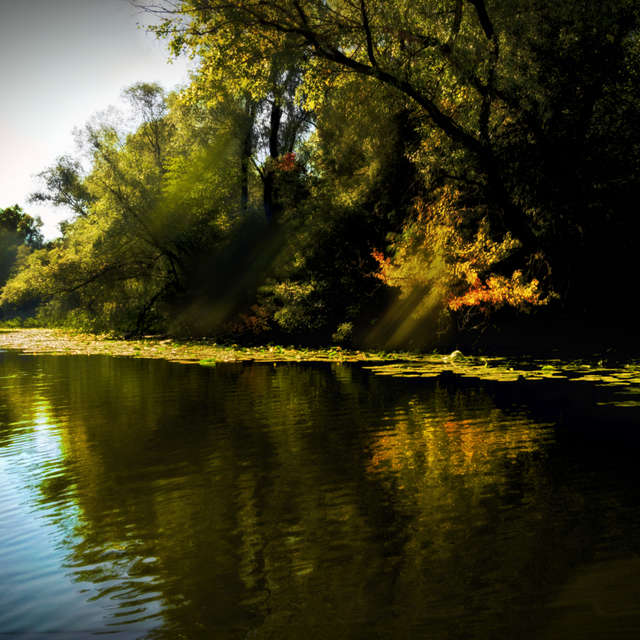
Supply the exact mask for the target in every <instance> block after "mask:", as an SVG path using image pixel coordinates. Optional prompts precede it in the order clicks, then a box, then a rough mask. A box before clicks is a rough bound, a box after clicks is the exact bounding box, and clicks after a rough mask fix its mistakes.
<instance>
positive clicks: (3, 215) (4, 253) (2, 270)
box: [0, 204, 43, 287]
mask: <svg viewBox="0 0 640 640" xmlns="http://www.w3.org/2000/svg"><path fill="white" fill-rule="evenodd" d="M41 227H42V220H40V218H38V217H36V218H32V217H31V216H30V215H29V214H27V213H25V212H24V211H23V210H22V209H21V208H20V207H19V206H18V205H17V204H16V205H13V206H12V207H7V208H6V209H0V287H2V286H4V284H5V283H6V281H7V279H8V278H9V276H10V274H11V271H12V269H13V268H14V265H15V263H16V259H17V258H18V256H19V255H20V254H21V253H25V252H28V251H30V250H33V249H38V248H39V247H41V246H42V242H43V237H42V233H41V232H40V229H41Z"/></svg>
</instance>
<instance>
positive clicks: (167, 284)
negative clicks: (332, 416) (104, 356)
mask: <svg viewBox="0 0 640 640" xmlns="http://www.w3.org/2000/svg"><path fill="white" fill-rule="evenodd" d="M161 5H162V3H161ZM161 5H160V6H158V5H157V4H156V5H154V8H149V11H154V12H155V13H157V14H159V17H160V18H161V20H160V22H159V23H158V24H159V26H157V27H156V31H157V34H158V36H159V37H163V38H166V39H167V41H168V43H169V45H170V47H171V50H172V54H173V55H182V54H189V55H192V56H194V57H195V59H196V60H197V61H198V64H199V67H198V71H197V72H196V73H195V74H194V75H193V77H192V79H191V83H190V84H189V86H187V87H185V88H184V89H183V90H181V91H180V92H178V93H173V94H170V95H166V94H165V93H164V91H163V90H162V89H161V88H160V87H159V86H157V85H155V84H149V83H139V84H136V85H134V86H132V87H130V88H129V89H127V90H126V91H125V95H126V97H127V98H128V100H129V102H130V105H131V114H128V115H127V116H123V117H122V119H121V120H120V121H119V120H118V119H117V118H114V117H113V116H112V115H111V116H103V117H100V118H97V119H94V121H92V122H91V123H90V124H88V125H86V126H85V128H84V129H83V132H82V136H81V137H82V141H83V147H84V148H83V150H82V153H84V154H85V156H87V155H88V157H90V159H91V164H90V167H89V168H88V170H85V168H84V165H83V164H81V162H80V161H79V159H77V158H73V157H69V156H64V157H61V158H59V159H58V161H57V163H55V164H54V166H51V167H49V168H48V169H46V170H44V171H43V173H42V174H41V178H42V186H43V188H42V191H41V192H38V193H35V194H33V195H32V201H40V202H50V203H53V204H55V205H63V206H65V207H66V208H67V210H70V211H72V212H73V215H72V216H71V217H70V218H69V219H68V221H66V222H65V223H63V224H62V225H61V231H62V235H61V237H60V238H58V239H56V240H54V241H51V242H48V243H45V244H43V243H42V238H41V236H40V235H39V233H38V221H37V220H34V219H32V218H30V217H29V216H27V214H25V213H24V212H23V211H22V210H21V209H20V208H19V207H11V208H9V209H4V210H0V229H2V231H1V232H0V233H1V234H2V244H1V246H0V251H1V253H2V255H1V257H0V258H1V263H2V264H1V268H2V273H1V274H0V276H1V282H0V284H2V285H4V286H3V288H2V293H1V297H0V304H1V305H2V307H1V308H2V314H3V318H4V319H5V320H6V319H8V318H11V317H18V318H26V317H31V318H33V319H32V320H31V321H32V322H35V323H38V324H49V325H50V324H60V325H66V326H74V327H81V328H85V329H90V330H95V331H103V330H107V331H115V332H118V333H121V334H143V333H158V332H162V333H171V334H188V335H209V336H217V337H222V338H225V337H226V338H229V339H233V340H241V339H245V340H254V341H269V340H287V341H298V342H302V341H305V342H327V341H337V342H343V343H345V344H348V343H350V342H352V343H355V344H362V343H367V342H368V343H369V344H376V345H382V346H394V347H397V346H410V347H411V346H412V347H415V348H424V347H426V346H430V345H434V344H436V343H438V341H443V340H446V339H447V337H450V336H452V335H458V336H459V335H460V332H463V333H466V334H467V335H470V334H472V333H473V332H478V331H481V330H483V329H486V328H488V327H492V326H494V327H495V326H498V327H500V326H501V324H509V325H510V326H514V325H515V326H518V323H520V322H523V319H524V318H526V322H527V323H528V325H531V324H532V323H533V324H535V323H536V322H539V323H543V322H544V323H546V322H550V321H551V320H554V321H555V320H559V319H561V320H562V321H564V322H566V323H571V322H576V321H580V322H581V323H583V322H584V321H585V319H587V320H588V321H589V322H591V323H593V324H594V325H598V324H606V323H610V322H609V321H615V322H616V323H618V324H620V323H622V324H624V323H625V322H626V323H627V324H629V325H631V323H632V320H633V319H632V318H630V317H628V314H629V311H628V299H629V297H630V294H631V293H632V291H633V290H635V283H634V280H633V277H634V275H635V274H636V273H637V272H638V257H637V241H638V240H637V239H638V236H639V232H640V215H639V213H638V206H639V203H640V32H639V30H638V25H639V20H638V19H639V16H640V5H639V4H638V3H637V1H636V0H602V1H601V2H574V1H569V0H558V1H557V2H546V1H540V2H537V1H536V2H531V0H511V1H510V2H500V1H498V0H412V2H406V1H404V0H360V1H358V2H353V1H347V0H335V1H334V2H326V1H325V0H273V1H270V0H261V1H260V2H257V1H254V0H224V1H223V0H204V1H199V2H191V1H185V2H181V3H178V4H177V5H175V3H171V4H169V3H167V6H165V7H163V6H161ZM132 115H133V116H134V120H135V125H134V126H132V125H131V122H132Z"/></svg>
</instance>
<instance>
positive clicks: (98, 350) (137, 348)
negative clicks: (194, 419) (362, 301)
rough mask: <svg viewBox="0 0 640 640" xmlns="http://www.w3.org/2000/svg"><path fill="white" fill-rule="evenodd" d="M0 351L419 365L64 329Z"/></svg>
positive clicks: (7, 336)
mask: <svg viewBox="0 0 640 640" xmlns="http://www.w3.org/2000/svg"><path fill="white" fill-rule="evenodd" d="M0 349H17V350H19V351H23V352H25V353H33V354H52V355H111V356H128V357H133V358H160V359H163V360H170V361H172V362H183V363H200V364H213V363H215V362H251V361H258V362H287V361H293V362H300V361H305V362H371V361H381V360H382V361H400V360H402V361H406V360H408V359H411V360H416V361H419V360H420V359H421V358H420V357H418V356H415V355H410V354H407V353H400V352H393V353H388V352H365V351H355V350H348V349H342V348H341V347H328V348H325V349H305V348H297V347H284V346H277V345H276V346H274V345H265V346H258V347H243V346H239V345H221V344H217V343H216V342H213V341H211V340H176V339H174V338H157V337H151V336H150V337H146V338H142V339H137V340H122V339H114V338H111V337H109V336H106V335H93V334H88V333H75V332H71V331H68V330H63V329H0Z"/></svg>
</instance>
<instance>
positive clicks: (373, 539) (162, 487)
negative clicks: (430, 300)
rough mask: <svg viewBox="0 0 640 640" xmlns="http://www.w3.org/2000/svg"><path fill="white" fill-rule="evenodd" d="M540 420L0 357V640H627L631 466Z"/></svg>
mask: <svg viewBox="0 0 640 640" xmlns="http://www.w3.org/2000/svg"><path fill="white" fill-rule="evenodd" d="M539 404H540V406H538V407H537V406H534V405H532V404H531V398H527V404H526V405H525V403H524V401H523V396H522V393H521V392H520V391H519V392H518V393H517V394H513V393H511V392H503V391H498V390H497V389H492V388H490V387H486V386H480V384H479V383H465V384H464V385H460V384H453V383H448V384H447V383H443V382H441V381H440V382H439V381H437V380H433V379H430V380H422V381H418V382H416V381H411V380H396V379H389V378H382V377H376V376H374V375H372V374H370V373H368V372H366V371H363V370H361V369H359V368H358V367H355V366H353V367H348V366H344V365H343V366H339V365H314V366H310V365H294V364H291V365H278V366H277V367H274V366H272V365H257V364H253V365H251V364H244V365H219V366H218V367H215V368H212V369H205V368H200V367H196V366H183V365H177V364H170V363H165V362H159V361H145V360H127V359H113V358H108V357H97V356H94V357H80V356H75V357H47V356H39V357H32V356H21V355H17V354H13V353H8V352H5V353H0V586H2V589H0V631H4V632H7V633H16V634H17V633H19V632H43V633H44V632H60V633H67V634H68V633H70V632H78V634H79V636H78V637H84V636H85V635H86V636H89V635H91V633H98V632H105V631H109V632H114V633H115V634H116V635H114V636H111V637H118V632H121V633H122V634H124V635H122V637H136V638H137V637H141V638H146V637H148V638H167V639H169V638H181V637H182V638H212V637H215V638H300V637H305V638H329V637H332V638H333V637H336V638H371V637H380V638H438V639H439V638H444V639H449V638H516V637H531V638H545V637H548V638H555V637H557V638H567V637H576V638H590V637H593V638H602V637H607V638H609V637H612V638H614V637H615V638H626V637H628V638H632V637H633V638H635V637H638V634H639V631H640V606H639V604H638V603H639V602H640V598H639V597H638V596H639V595H640V594H639V587H640V577H639V572H636V571H635V569H636V568H637V567H638V564H640V562H639V561H638V560H637V558H636V556H635V554H636V553H637V552H638V546H639V543H640V515H639V513H638V501H637V498H638V491H637V489H636V488H635V482H634V477H633V472H634V466H633V463H634V457H635V450H634V449H633V447H631V446H625V447H617V448H615V449H613V448H612V447H611V446H609V445H610V442H608V443H607V442H603V441H600V440H597V441H596V440H594V438H593V434H592V435H591V436H590V439H588V440H581V439H580V436H579V432H577V431H576V430H575V429H567V424H566V419H565V421H564V423H562V425H561V426H558V425H557V424H555V423H554V421H553V420H552V416H551V417H550V415H549V414H550V412H549V407H548V406H544V405H545V402H544V399H543V398H541V399H540V402H539ZM554 406H555V405H554ZM594 406H595V405H594ZM551 413H553V412H551ZM536 416H538V417H536ZM542 416H544V417H542ZM636 418H637V416H636ZM630 420H631V422H633V417H631V418H630ZM636 422H637V419H636ZM573 426H575V425H573ZM603 582H604V584H606V587H603V588H602V589H601V588H600V587H599V586H598V585H600V584H601V583H603ZM612 602H614V603H615V604H612ZM605 629H606V630H607V632H606V633H604V631H603V630H605ZM590 634H591V635H590ZM603 634H604V635H603ZM61 637H64V636H61Z"/></svg>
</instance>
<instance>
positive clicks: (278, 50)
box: [158, 0, 639, 309]
mask: <svg viewBox="0 0 640 640" xmlns="http://www.w3.org/2000/svg"><path fill="white" fill-rule="evenodd" d="M159 11H160V13H163V14H164V16H165V18H166V20H165V22H164V24H163V25H162V26H161V27H160V28H159V29H158V32H159V33H160V34H161V35H166V36H169V37H171V38H172V44H173V47H174V51H179V50H181V49H183V48H189V49H190V50H191V51H194V52H200V51H202V50H205V49H206V51H207V55H208V58H207V60H208V61H211V63H212V66H213V63H217V62H218V61H221V62H222V61H223V62H222V63H221V64H219V65H216V66H215V71H212V72H213V73H217V74H225V73H227V74H229V79H230V82H235V83H237V84H238V86H242V87H243V88H244V89H245V90H247V91H258V90H259V89H258V88H259V87H260V86H261V83H263V82H264V81H265V77H266V75H265V68H266V67H265V65H266V64H267V62H268V61H269V60H273V59H274V58H277V57H281V58H286V57H290V58H291V59H295V60H296V61H297V64H298V65H299V68H300V70H301V71H300V73H301V77H302V84H301V85H300V88H299V90H298V92H297V94H298V96H299V97H300V99H301V100H303V103H304V104H305V105H306V106H307V108H311V109H316V108H317V107H318V104H319V103H321V102H322V101H323V100H324V99H326V96H327V95H328V93H330V92H328V91H327V89H328V87H329V86H330V85H335V83H339V82H341V81H343V79H344V78H345V77H349V76H351V77H353V76H354V75H355V76H357V77H360V78H363V79H365V78H369V79H371V80H372V81H374V82H375V83H378V84H380V85H383V86H386V87H388V88H389V89H391V90H393V91H394V92H396V94H397V96H398V98H399V99H400V100H404V101H405V103H406V106H407V107H408V108H414V109H417V110H419V111H420V114H421V118H422V126H421V131H420V136H421V138H422V144H421V146H420V150H419V152H418V153H417V154H415V155H414V161H415V162H416V163H417V165H418V166H419V167H420V168H421V170H422V176H423V180H424V183H425V190H426V191H427V192H431V194H432V195H431V196H430V198H429V199H430V200H431V201H432V202H436V201H437V199H438V197H439V196H438V194H439V193H441V192H442V189H443V188H447V189H451V188H455V190H456V191H457V192H459V193H460V196H461V197H460V199H459V209H458V211H464V212H466V213H467V214H468V216H467V219H466V220H465V222H464V224H463V225H462V227H461V228H459V229H458V232H460V233H462V236H461V237H460V240H461V241H464V242H467V241H468V242H470V243H471V245H470V246H473V245H474V244H475V245H476V246H479V244H478V243H476V240H475V239H477V237H478V234H482V235H486V236H487V237H488V238H489V240H491V241H492V242H493V243H495V244H496V246H503V247H504V246H507V244H508V245H509V246H510V250H509V251H506V252H502V254H501V258H500V259H499V260H497V261H496V262H493V263H492V264H491V268H490V269H489V270H486V271H485V272H483V273H480V274H478V277H479V278H480V284H479V285H478V283H477V282H476V284H471V283H468V285H469V287H470V289H469V291H471V290H472V289H473V287H474V286H480V287H486V286H488V284H487V283H488V282H489V279H490V278H491V277H492V275H495V276H496V277H500V278H502V279H503V280H502V282H516V280H517V281H518V282H519V283H520V284H519V286H520V285H521V286H525V287H526V286H529V285H532V284H533V282H534V280H535V279H537V280H538V281H539V283H540V285H541V286H542V287H543V288H544V289H546V290H547V291H554V290H555V291H557V292H559V293H560V299H561V301H562V302H563V303H564V304H565V306H567V307H570V308H574V309H575V308H578V307H582V308H583V307H584V305H585V295H586V290H587V289H588V287H589V284H588V283H589V282H591V283H592V282H593V277H594V276H595V275H597V274H594V273H593V270H592V269H590V268H589V259H588V256H589V255H592V253H593V251H594V249H596V247H595V246H594V244H593V242H592V241H590V240H589V237H593V238H597V237H598V236H599V230H600V229H601V228H602V227H603V226H605V227H606V226H607V225H606V223H605V222H604V220H605V219H606V218H607V217H609V216H611V215H613V216H614V217H615V218H617V219H618V220H620V224H621V225H623V226H624V225H625V224H626V222H625V217H624V215H622V214H621V213H620V211H621V210H622V209H626V208H627V206H628V204H627V202H630V201H631V200H628V201H627V200H626V198H625V200H626V202H625V203H622V202H619V204H618V206H617V207H616V209H617V211H616V212H615V213H613V212H612V205H613V202H615V201H619V200H620V199H619V197H618V196H616V195H615V194H612V193H611V192H609V187H608V186H605V185H610V186H611V187H613V185H614V184H620V183H621V182H622V183H625V184H627V185H629V187H630V188H631V191H630V192H627V194H626V197H632V198H635V196H636V195H637V180H634V179H633V178H632V176H633V175H634V170H633V169H631V167H629V166H628V167H627V168H626V169H625V168H623V167H620V165H619V163H615V164H612V163H610V162H608V164H607V165H606V166H608V167H612V166H616V167H617V169H618V171H617V172H616V173H615V175H613V174H612V173H611V172H610V171H609V170H607V169H605V168H604V167H605V165H603V164H602V161H603V160H605V157H606V160H607V161H609V160H612V159H613V158H612V157H611V155H610V154H607V153H605V154H603V152H602V151H603V149H608V150H610V151H613V149H615V150H616V151H615V153H616V155H617V154H620V155H619V157H622V154H621V152H623V151H624V152H625V153H626V154H627V156H628V157H631V158H632V161H631V164H632V165H633V166H634V167H637V166H638V165H637V152H636V151H635V149H637V145H636V144H635V142H633V141H635V140H637V135H636V133H635V129H634V128H633V127H632V126H623V127H620V126H619V124H614V119H613V118H611V117H609V115H607V109H608V108H612V111H613V112H614V113H615V112H620V111H621V110H622V106H621V105H623V104H624V105H625V107H624V108H625V116H626V118H627V122H631V121H635V120H636V119H637V117H638V116H637V114H638V101H637V96H636V90H635V89H634V88H633V84H630V83H629V82H628V80H629V78H630V77H631V75H632V74H633V71H632V70H633V69H634V68H636V67H635V63H636V62H637V40H638V38H637V34H636V30H637V26H638V16H639V9H638V6H637V4H636V3H634V2H631V1H629V0H608V1H607V2H603V3H597V4H593V3H588V4H587V3H584V4H578V5H576V4H575V3H572V2H558V3H553V4H551V5H550V4H549V3H533V4H532V3H530V2H524V1H522V2H520V1H517V2H511V3H498V2H493V1H492V0H446V1H445V0H419V1H413V2H405V1H403V0H394V1H393V2H389V1H388V0H385V1H382V0H359V1H357V2H354V1H349V0H337V1H335V2H330V3H328V2H325V1H324V0H278V1H276V0H260V1H257V0H231V1H229V0H225V1H224V2H223V1H222V0H202V1H198V2H188V1H187V2H180V3H176V4H171V5H170V4H167V3H165V4H164V6H162V7H161V8H160V9H159ZM206 69H207V70H209V68H208V67H206ZM609 113H611V112H609ZM623 130H624V133H623ZM604 140H606V141H607V143H606V144H605V145H603V144H602V143H603V142H604ZM613 140H616V142H615V143H613ZM632 184H633V185H636V186H633V187H631V185H632ZM589 185H592V186H593V188H591V187H590V186H589ZM596 185H597V187H596ZM596 190H597V192H596ZM604 193H606V196H605V197H604V199H603V195H604ZM594 196H596V199H595V201H594ZM620 205H622V206H620ZM436 208H437V207H436ZM585 210H589V211H590V213H589V214H588V216H586V217H585V215H584V213H583V212H584V211H585ZM416 215H418V214H415V213H414V214H413V217H415V216H416ZM621 215H622V217H621ZM410 217H411V216H410ZM409 223H410V224H412V220H410V221H409ZM451 224H452V225H453V227H455V226H456V225H455V224H454V223H453V222H451ZM615 228H616V229H617V231H616V238H613V237H609V238H607V247H610V248H606V249H605V253H606V255H607V258H610V259H613V261H612V263H611V266H609V265H599V269H601V271H602V273H601V275H600V280H601V281H607V280H610V279H614V278H616V273H618V272H620V270H621V269H623V268H624V267H626V263H625V262H624V260H623V261H621V260H620V256H616V255H615V249H614V247H615V245H616V241H617V240H618V241H619V233H620V227H619V226H618V225H616V226H615ZM474 238H475V239H474ZM568 242H569V243H570V244H571V245H574V246H576V249H575V250H573V249H572V250H571V251H569V252H567V250H566V247H567V243H568ZM505 243H507V244H505ZM480 244H481V243H480ZM596 244H597V242H596ZM600 250H602V247H600ZM421 251H422V252H423V253H424V252H425V251H426V255H425V259H426V260H427V262H428V261H429V260H431V257H430V256H429V255H428V254H429V252H430V251H431V247H429V246H427V247H424V249H422V250H421ZM450 258H451V257H449V258H448V265H449V266H448V267H447V268H448V269H449V270H455V269H456V267H455V259H450ZM591 262H592V261H591ZM582 272H584V273H585V274H587V273H589V276H586V275H585V277H584V278H582V277H581V275H576V274H581V273H582ZM517 273H520V274H522V277H523V278H524V279H522V280H518V278H515V279H514V277H515V276H516V274H517ZM577 280H579V281H580V283H581V284H580V286H576V281H577ZM464 295H465V294H464V292H463V291H458V296H463V298H461V299H465V300H471V299H472V298H473V296H471V297H467V298H464ZM481 297H482V296H481ZM489 297H490V296H489ZM507 298H508V296H507Z"/></svg>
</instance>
